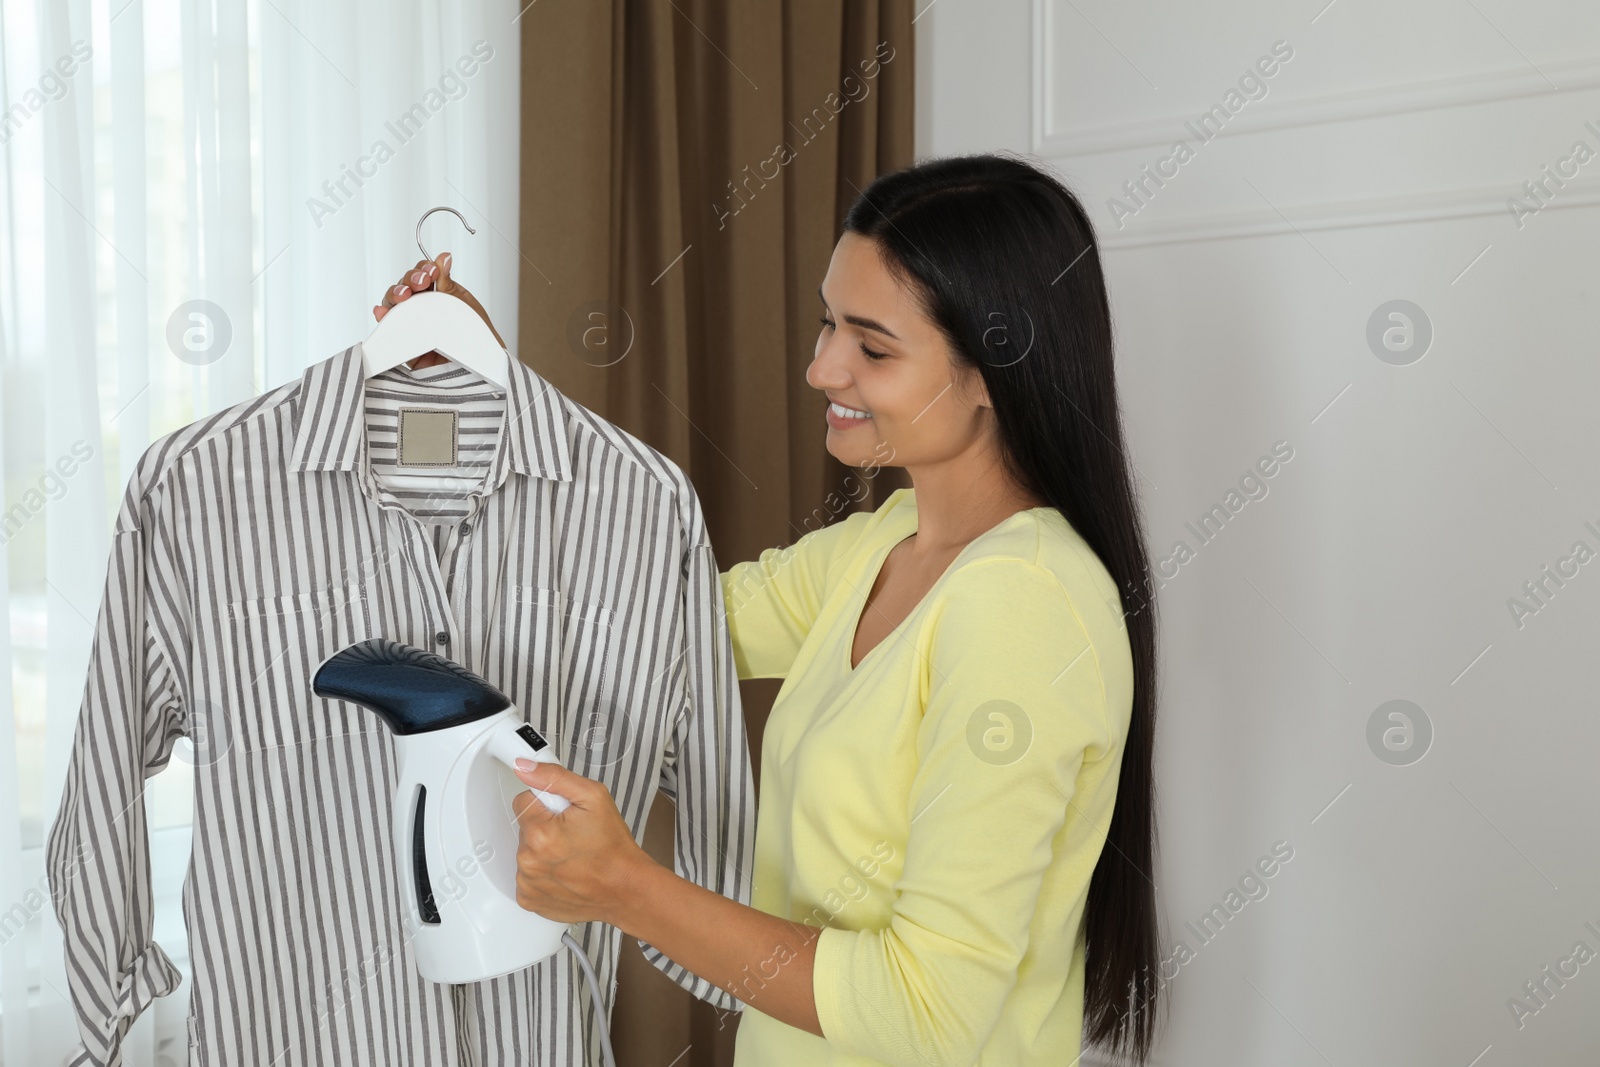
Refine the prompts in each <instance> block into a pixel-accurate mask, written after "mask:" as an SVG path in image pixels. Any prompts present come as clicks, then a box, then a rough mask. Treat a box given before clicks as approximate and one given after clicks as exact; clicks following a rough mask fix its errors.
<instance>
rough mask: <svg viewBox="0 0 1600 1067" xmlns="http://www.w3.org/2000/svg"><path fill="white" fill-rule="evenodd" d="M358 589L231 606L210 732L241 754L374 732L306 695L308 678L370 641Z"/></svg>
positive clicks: (367, 717)
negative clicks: (218, 718)
mask: <svg viewBox="0 0 1600 1067" xmlns="http://www.w3.org/2000/svg"><path fill="white" fill-rule="evenodd" d="M370 619H371V613H370V611H369V610H368V604H367V599H366V593H365V590H364V589H363V588H362V587H361V586H360V585H358V584H354V583H352V584H348V585H335V586H331V587H328V588H325V589H313V590H307V591H304V592H297V593H283V594H278V595H274V596H265V597H256V598H254V599H248V600H237V601H234V602H232V603H230V604H229V605H228V606H227V611H226V617H225V623H226V625H227V627H228V631H229V632H228V639H227V640H225V641H224V642H223V643H222V647H223V649H224V652H223V664H222V668H223V673H224V678H223V686H222V688H223V691H224V692H225V694H226V697H225V700H224V702H223V704H222V706H221V707H220V708H218V707H213V708H212V713H213V714H221V715H224V716H226V719H227V721H226V722H225V723H220V724H215V725H214V726H213V734H214V736H226V737H228V738H229V739H230V740H231V742H232V743H233V744H236V745H237V746H238V747H239V748H241V749H242V750H245V751H257V750H268V749H278V748H284V749H288V750H290V753H289V754H291V755H293V754H296V750H298V749H299V748H300V747H301V746H304V745H307V744H312V743H315V742H318V741H322V740H325V739H328V738H332V737H340V736H344V735H347V734H361V733H367V732H368V731H370V730H372V729H373V728H374V727H376V726H379V725H381V724H379V723H378V722H377V720H376V717H375V716H374V715H373V713H372V712H370V711H368V710H366V709H365V708H362V707H360V706H359V705H356V704H352V703H350V702H348V701H344V700H328V699H326V698H324V697H319V696H317V695H316V694H314V693H313V692H311V676H312V674H313V673H314V672H315V671H316V669H317V668H318V667H319V666H321V664H322V661H323V660H325V659H327V658H328V657H329V656H331V655H333V654H334V653H336V652H338V651H340V650H341V649H344V648H345V647H347V646H349V645H352V644H354V643H355V642H357V641H363V640H366V639H367V638H369V637H372V636H374V635H373V633H372V626H371V622H370Z"/></svg>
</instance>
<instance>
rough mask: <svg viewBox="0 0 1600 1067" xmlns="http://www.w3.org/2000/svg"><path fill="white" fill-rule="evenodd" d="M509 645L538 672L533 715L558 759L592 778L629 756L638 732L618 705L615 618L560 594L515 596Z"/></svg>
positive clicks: (532, 589) (536, 591) (523, 591)
mask: <svg viewBox="0 0 1600 1067" xmlns="http://www.w3.org/2000/svg"><path fill="white" fill-rule="evenodd" d="M511 594H512V595H511V618H510V619H509V620H508V624H509V626H510V628H511V629H510V632H509V634H508V637H509V639H510V641H511V642H512V643H513V644H514V645H515V646H516V648H517V649H518V650H519V654H520V656H521V657H522V658H523V659H524V661H525V662H526V664H528V665H529V666H531V668H532V669H533V670H534V671H535V672H536V673H535V675H534V677H533V678H532V679H531V682H532V689H533V691H534V692H536V693H539V694H541V697H540V700H541V707H540V708H539V709H529V711H530V717H531V718H532V720H533V721H535V722H539V721H543V722H544V723H546V729H547V732H550V733H553V734H554V735H555V736H556V738H557V739H558V740H559V741H560V748H561V752H560V755H561V758H562V759H563V760H564V761H566V762H567V764H568V766H569V767H570V768H571V769H572V770H574V771H577V772H578V773H579V774H583V775H586V776H589V777H593V776H595V772H596V771H598V770H600V769H603V768H605V767H609V766H614V765H615V764H616V763H617V762H618V761H620V759H621V757H622V756H623V755H625V754H626V751H627V749H628V747H629V746H630V745H631V736H632V734H633V733H634V732H635V731H632V730H630V729H629V728H628V724H627V715H626V709H625V708H624V707H623V706H622V703H621V702H620V701H619V700H618V698H617V692H618V682H619V679H618V671H617V663H616V658H615V657H616V651H617V641H616V630H617V619H616V613H615V612H614V611H612V610H611V609H610V608H609V607H607V606H605V605H603V604H597V603H593V602H591V601H586V600H581V599H579V598H577V597H573V596H570V595H568V594H566V593H564V592H562V591H561V590H559V589H547V588H544V587H542V586H531V585H528V586H518V587H515V588H514V589H512V590H511Z"/></svg>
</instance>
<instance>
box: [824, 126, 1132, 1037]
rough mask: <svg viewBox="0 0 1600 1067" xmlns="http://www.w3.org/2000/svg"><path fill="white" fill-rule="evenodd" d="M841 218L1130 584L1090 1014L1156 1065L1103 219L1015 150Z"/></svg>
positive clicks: (1091, 948)
mask: <svg viewBox="0 0 1600 1067" xmlns="http://www.w3.org/2000/svg"><path fill="white" fill-rule="evenodd" d="M844 228H845V230H847V231H849V232H852V233H856V234H859V235H861V236H863V237H869V238H872V239H873V240H874V241H876V242H877V244H878V247H879V250H880V252H881V253H882V254H883V256H884V261H885V263H886V264H887V266H888V267H889V269H890V270H891V271H892V272H893V273H894V274H895V275H896V276H897V277H898V278H899V279H900V280H901V282H903V283H905V284H906V285H908V287H909V288H910V289H911V290H912V291H913V292H914V293H916V294H917V296H918V297H919V299H920V300H921V301H922V305H923V307H924V308H925V310H926V311H927V313H928V315H929V317H930V318H931V319H932V320H933V322H934V323H936V324H937V325H938V327H939V328H940V329H941V330H942V331H943V332H944V334H945V336H946V337H948V338H949V340H950V343H951V346H952V347H953V348H954V350H955V352H956V353H957V358H958V359H960V360H961V361H962V362H963V363H965V364H968V365H970V366H973V367H976V368H977V370H978V372H979V373H980V374H981V375H982V379H983V382H984V384H985V385H986V386H987V387H988V391H989V398H990V402H991V403H993V405H994V412H995V419H996V422H997V424H998V426H999V433H1000V438H1001V446H1002V447H1001V452H1002V453H1003V455H1004V457H1005V462H1006V466H1007V468H1008V470H1009V471H1010V472H1011V474H1012V476H1013V477H1014V478H1015V479H1016V480H1017V483H1018V484H1019V485H1021V486H1023V487H1024V488H1026V489H1027V490H1029V491H1031V492H1033V493H1035V494H1037V495H1038V496H1039V497H1042V498H1043V499H1044V500H1045V501H1046V502H1047V503H1048V504H1049V505H1050V506H1051V507H1054V508H1055V509H1057V510H1058V511H1060V512H1061V514H1062V516H1063V517H1065V518H1066V520H1067V521H1068V522H1069V523H1071V524H1072V527H1073V529H1075V530H1076V531H1077V532H1078V533H1079V534H1080V535H1081V536H1082V537H1083V539H1084V540H1085V541H1086V542H1088V544H1089V546H1090V547H1091V548H1092V549H1094V551H1095V554H1096V555H1097V556H1099V558H1100V561H1101V562H1102V563H1103V564H1104V566H1105V568H1106V569H1107V570H1108V571H1110V573H1111V576H1112V578H1113V579H1115V581H1116V583H1117V587H1118V589H1119V590H1120V591H1121V594H1122V612H1123V618H1124V621H1125V624H1126V627H1127V633H1128V642H1129V647H1130V651H1131V653H1132V657H1133V683H1134V684H1133V717H1132V722H1131V724H1130V726H1129V728H1128V737H1127V742H1126V746H1125V748H1124V749H1123V753H1122V770H1121V776H1120V778H1119V780H1118V785H1117V800H1116V807H1115V809H1114V812H1113V814H1112V816H1111V827H1110V829H1109V830H1108V832H1107V836H1106V844H1105V848H1104V849H1103V850H1102V851H1101V853H1100V859H1099V862H1098V863H1097V864H1096V866H1095V869H1094V875H1093V877H1092V878H1091V879H1090V881H1089V899H1088V903H1087V905H1086V907H1085V916H1084V926H1085V934H1084V937H1085V944H1086V950H1085V951H1086V964H1087V974H1086V975H1085V982H1084V1020H1085V1029H1086V1031H1087V1034H1088V1039H1089V1041H1090V1042H1091V1043H1093V1044H1096V1045H1100V1046H1102V1047H1105V1048H1108V1049H1109V1050H1111V1051H1112V1052H1113V1053H1115V1054H1122V1055H1127V1056H1131V1057H1132V1058H1133V1059H1134V1060H1135V1061H1136V1062H1138V1063H1140V1064H1143V1063H1146V1062H1148V1060H1149V1055H1150V1048H1151V1045H1152V1044H1153V1043H1154V1035H1155V1017H1154V1016H1155V1009H1156V1005H1157V991H1158V985H1157V973H1158V970H1159V966H1160V963H1159V959H1158V954H1159V949H1158V945H1157V939H1158V923H1159V919H1158V916H1157V912H1156V900H1155V882H1154V881H1153V877H1154V873H1155V872H1154V865H1153V860H1154V855H1155V836H1156V832H1155V781H1154V778H1153V775H1152V767H1151V763H1152V757H1153V749H1154V743H1155V714H1156V699H1155V681H1156V649H1155V632H1156V631H1155V617H1154V608H1155V601H1154V596H1153V592H1154V586H1153V582H1152V580H1151V575H1150V563H1149V559H1148V557H1147V556H1146V553H1145V542H1144V531H1143V527H1142V524H1141V522H1140V517H1139V508H1138V503H1137V500H1136V497H1135V493H1134V486H1133V478H1132V471H1131V466H1132V465H1131V464H1130V462H1129V460H1128V455H1127V451H1126V448H1125V446H1124V443H1123V433H1122V419H1121V413H1120V411H1119V409H1118V405H1117V390H1116V374H1115V366H1114V361H1113V358H1112V339H1111V305H1110V302H1109V301H1108V300H1107V298H1106V285H1105V278H1104V276H1103V274H1102V273H1101V269H1100V250H1099V247H1098V245H1097V244H1096V242H1095V234H1094V227H1093V226H1091V225H1090V223H1089V217H1088V215H1087V214H1086V213H1085V212H1084V210H1083V207H1082V205H1080V204H1079V203H1078V200H1077V198H1076V197H1074V196H1073V194H1072V193H1071V192H1070V191H1068V189H1067V188H1066V186H1064V185H1063V184H1062V183H1061V182H1060V181H1058V180H1057V179H1056V178H1054V177H1053V176H1051V175H1050V174H1048V173H1046V172H1045V171H1043V170H1041V169H1039V168H1037V167H1035V166H1033V165H1031V164H1029V163H1028V162H1025V161H1023V160H1021V159H1017V158H1012V157H1010V156H1004V155H968V156H954V157H948V158H943V159H930V160H925V161H923V162H920V163H917V164H914V165H912V166H910V167H907V168H906V169H904V170H900V171H895V172H894V173H891V174H885V175H883V176H881V177H879V178H878V179H877V180H876V181H874V182H873V183H872V184H871V185H869V186H868V187H867V188H866V190H865V191H864V192H863V193H862V194H861V195H860V196H859V197H858V198H857V199H856V201H855V203H854V204H853V205H852V206H851V208H850V211H849V213H848V214H847V215H846V216H845V220H844Z"/></svg>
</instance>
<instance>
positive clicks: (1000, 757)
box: [813, 559, 1115, 1067]
mask: <svg viewBox="0 0 1600 1067" xmlns="http://www.w3.org/2000/svg"><path fill="white" fill-rule="evenodd" d="M918 641H919V649H920V650H921V651H922V652H923V669H922V671H921V679H920V685H921V686H922V696H923V707H924V713H923V718H922V721H921V723H920V725H919V726H918V729H917V735H916V746H917V758H918V767H917V771H916V773H915V775H914V776H913V780H912V789H911V795H910V797H909V798H908V802H907V817H908V819H909V820H910V824H911V825H910V832H909V835H908V838H907V842H906V849H905V858H904V866H903V868H902V871H901V874H900V877H899V878H898V879H897V881H896V883H895V885H894V890H895V892H896V894H897V897H896V900H895V904H894V913H893V916H892V917H891V919H890V921H889V924H888V926H887V927H885V928H883V929H866V930H849V929H843V928H838V927H830V928H825V929H824V930H822V931H821V933H820V934H819V935H818V941H817V953H816V962H815V965H814V970H813V993H814V995H815V997H816V1005H817V1016H818V1019H819V1020H820V1022H821V1024H822V1031H823V1034H824V1036H825V1037H826V1038H827V1040H828V1042H829V1045H830V1047H831V1048H833V1049H835V1050H836V1051H838V1052H844V1053H850V1054H853V1055H857V1056H863V1057H868V1058H870V1059H873V1060H875V1061H881V1062H883V1063H885V1064H893V1065H901V1064H903V1065H906V1067H912V1065H919V1067H920V1065H929V1064H932V1065H939V1067H942V1065H945V1064H950V1065H956V1064H970V1063H972V1062H973V1060H974V1059H975V1058H976V1056H977V1055H978V1052H979V1050H980V1049H981V1048H982V1046H983V1044H984V1043H985V1041H986V1040H987V1038H988V1035H989V1034H990V1033H991V1032H992V1031H993V1029H994V1027H995V1025H996V1024H997V1022H998V1019H999V1015H1000V1010H1001V1006H1002V1003H1003V1001H1004V1000H1005V998H1006V997H1007V995H1008V994H1009V993H1010V991H1011V989H1012V987H1013V986H1014V985H1015V982H1016V975H1017V967H1018V964H1019V962H1020V961H1021V959H1022V957H1023V954H1024V952H1025V951H1026V949H1027V946H1028V931H1029V926H1030V924H1031V922H1032V920H1033V916H1034V911H1035V904H1036V903H1037V901H1038V898H1039V894H1040V889H1041V886H1042V884H1043V881H1044V876H1045V873H1046V870H1047V868H1049V867H1050V865H1051V864H1052V862H1062V863H1067V864H1069V865H1070V870H1071V877H1072V879H1073V881H1074V886H1073V888H1074V889H1076V890H1077V891H1079V892H1086V891H1087V885H1088V881H1089V877H1090V875H1091V874H1092V873H1093V871H1094V866H1095V862H1096V861H1097V860H1098V854H1099V850H1098V848H1096V849H1095V850H1094V853H1093V854H1081V853H1087V852H1088V850H1087V849H1079V850H1078V851H1079V853H1080V854H1071V853H1068V854H1066V855H1063V856H1061V857H1057V856H1056V855H1055V849H1056V847H1057V846H1058V844H1059V842H1058V834H1059V833H1060V831H1061V830H1062V827H1063V824H1064V822H1065V821H1066V820H1067V819H1068V818H1069V817H1071V818H1083V817H1084V815H1083V814H1082V811H1081V810H1080V809H1084V808H1087V809H1088V810H1089V811H1091V812H1094V813H1095V818H1096V819H1097V820H1099V819H1100V818H1102V817H1103V819H1104V821H1105V823H1106V827H1100V828H1099V833H1098V835H1096V836H1093V837H1091V840H1097V841H1103V838H1104V832H1105V829H1106V828H1107V827H1109V821H1110V805H1109V804H1107V803H1104V801H1105V798H1104V797H1100V798H1098V799H1099V801H1100V802H1101V803H1097V804H1089V803H1088V800H1087V798H1085V797H1083V796H1078V795H1076V794H1077V788H1076V787H1077V780H1078V777H1079V771H1080V769H1081V768H1082V767H1083V766H1084V765H1085V764H1086V763H1088V762H1092V761H1095V760H1098V759H1100V758H1102V757H1103V756H1105V755H1106V754H1107V753H1108V752H1109V751H1110V750H1111V745H1112V738H1111V732H1110V730H1109V728H1108V725H1107V718H1106V715H1105V711H1104V708H1105V697H1104V692H1103V686H1102V680H1101V675H1100V669H1099V662H1098V659H1097V656H1096V653H1095V650H1094V648H1093V646H1092V645H1091V643H1090V641H1089V637H1088V634H1087V632H1086V631H1085V629H1084V627H1083V626H1082V624H1081V622H1080V621H1079V619H1078V617H1077V615H1076V613H1075V612H1074V610H1073V606H1072V603H1071V600H1070V599H1069V597H1068V595H1067V593H1066V590H1065V589H1064V588H1063V587H1062V585H1061V584H1060V583H1059V581H1058V580H1057V579H1056V577H1055V576H1054V575H1053V574H1051V573H1050V572H1049V571H1047V570H1045V569H1044V568H1042V567H1040V566H1038V565H1036V564H1033V563H1030V562H1027V561H1025V560H1020V559H989V560H977V561H974V562H973V563H970V564H967V565H966V566H964V567H962V568H961V569H960V570H958V571H957V572H955V573H954V574H952V575H951V577H950V579H949V581H948V582H947V588H946V591H945V594H944V595H943V596H942V597H941V599H940V602H939V604H938V605H937V606H936V608H935V610H934V611H933V612H930V620H929V623H928V624H927V627H925V628H924V630H923V633H922V635H920V636H919V638H918ZM1102 781H1109V782H1111V784H1112V789H1113V790H1114V787H1115V785H1114V783H1115V780H1114V778H1112V777H1107V778H1105V779H1102ZM1062 966H1065V962H1063V964H1062Z"/></svg>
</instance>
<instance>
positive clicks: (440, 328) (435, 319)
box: [361, 207, 511, 390]
mask: <svg viewBox="0 0 1600 1067" xmlns="http://www.w3.org/2000/svg"><path fill="white" fill-rule="evenodd" d="M435 211H448V212H450V213H451V214H453V215H455V217H456V218H458V219H460V220H461V225H463V226H465V227H466V228H467V232H468V233H477V232H478V231H477V230H474V229H473V228H472V225H471V223H469V222H467V220H466V216H464V215H462V214H461V212H459V211H457V210H456V209H455V208H453V207H436V208H430V209H428V210H427V211H425V212H423V215H422V218H420V219H418V220H417V247H418V248H419V249H421V250H422V258H424V259H432V258H433V257H432V256H430V255H428V250H427V249H426V248H423V247H422V223H423V221H424V220H426V219H427V217H428V216H429V215H431V214H433V213H434V212H435ZM429 352H438V353H439V354H440V355H441V356H444V357H446V358H447V359H453V360H455V361H456V362H457V363H459V364H461V365H462V366H463V367H466V368H467V369H468V370H471V371H473V372H475V373H477V374H478V375H479V376H480V377H482V378H484V379H486V380H487V381H491V382H493V383H494V384H495V385H498V386H499V387H500V388H501V389H502V390H504V389H506V388H507V383H508V382H509V381H510V378H511V357H510V355H509V354H507V352H506V350H505V349H504V348H502V347H501V346H500V342H499V341H496V340H495V339H494V331H492V330H490V329H489V324H488V323H486V322H484V321H483V318H482V316H480V315H479V314H478V313H477V312H476V311H474V310H473V309H472V307H471V306H470V305H469V304H468V303H467V302H466V301H465V300H462V299H460V298H459V297H454V296H450V295H449V294H447V293H439V292H435V291H433V290H431V289H424V290H423V291H421V292H419V293H412V294H411V295H410V296H408V297H406V298H405V299H404V300H402V301H400V302H399V303H397V304H395V305H394V306H392V307H391V308H389V310H388V311H386V312H385V313H384V316H383V318H382V319H380V320H378V325H377V328H376V329H374V330H373V331H372V332H371V333H369V334H367V339H366V340H365V341H362V342H361V359H362V364H363V370H364V372H365V376H366V377H368V378H371V377H372V376H373V375H376V374H382V373H383V372H384V371H386V370H389V369H391V368H393V367H398V366H399V365H400V364H402V363H408V362H410V361H411V360H413V359H416V358H417V357H418V356H422V355H426V354H427V353H429Z"/></svg>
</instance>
